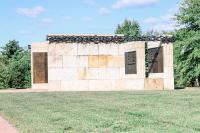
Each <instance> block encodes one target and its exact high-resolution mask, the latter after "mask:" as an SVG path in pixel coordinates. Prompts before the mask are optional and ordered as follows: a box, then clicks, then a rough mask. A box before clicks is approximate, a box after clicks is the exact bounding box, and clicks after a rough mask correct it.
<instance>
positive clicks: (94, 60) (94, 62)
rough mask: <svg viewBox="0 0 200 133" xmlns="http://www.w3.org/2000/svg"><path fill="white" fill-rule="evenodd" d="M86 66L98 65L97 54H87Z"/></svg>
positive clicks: (96, 66)
mask: <svg viewBox="0 0 200 133" xmlns="http://www.w3.org/2000/svg"><path fill="white" fill-rule="evenodd" d="M88 67H89V68H98V67H99V56H88Z"/></svg>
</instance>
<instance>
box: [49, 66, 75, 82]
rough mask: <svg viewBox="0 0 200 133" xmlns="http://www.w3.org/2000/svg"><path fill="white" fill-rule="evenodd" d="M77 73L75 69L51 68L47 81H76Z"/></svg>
mask: <svg viewBox="0 0 200 133" xmlns="http://www.w3.org/2000/svg"><path fill="white" fill-rule="evenodd" d="M77 78H78V73H77V69H76V68H63V69H60V68H51V69H49V80H63V81H65V80H76V79H77Z"/></svg>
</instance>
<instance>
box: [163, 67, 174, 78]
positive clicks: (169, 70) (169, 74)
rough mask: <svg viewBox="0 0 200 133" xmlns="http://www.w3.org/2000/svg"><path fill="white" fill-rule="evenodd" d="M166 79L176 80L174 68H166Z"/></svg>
mask: <svg viewBox="0 0 200 133" xmlns="http://www.w3.org/2000/svg"><path fill="white" fill-rule="evenodd" d="M164 78H174V68H173V67H165V68H164Z"/></svg>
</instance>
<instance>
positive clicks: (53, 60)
mask: <svg viewBox="0 0 200 133" xmlns="http://www.w3.org/2000/svg"><path fill="white" fill-rule="evenodd" d="M48 67H49V68H62V67H63V56H62V55H60V56H48Z"/></svg>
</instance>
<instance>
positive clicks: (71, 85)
mask: <svg viewBox="0 0 200 133" xmlns="http://www.w3.org/2000/svg"><path fill="white" fill-rule="evenodd" d="M61 90H62V91H88V90H89V85H88V80H68V81H61Z"/></svg>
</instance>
